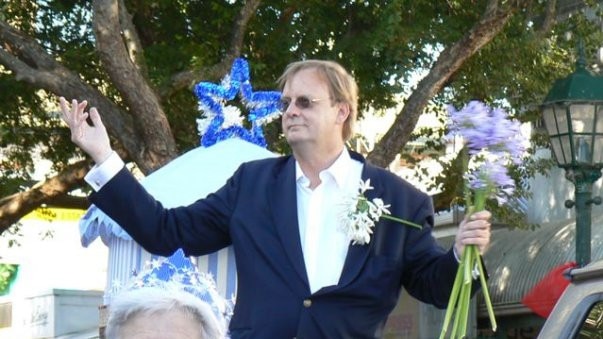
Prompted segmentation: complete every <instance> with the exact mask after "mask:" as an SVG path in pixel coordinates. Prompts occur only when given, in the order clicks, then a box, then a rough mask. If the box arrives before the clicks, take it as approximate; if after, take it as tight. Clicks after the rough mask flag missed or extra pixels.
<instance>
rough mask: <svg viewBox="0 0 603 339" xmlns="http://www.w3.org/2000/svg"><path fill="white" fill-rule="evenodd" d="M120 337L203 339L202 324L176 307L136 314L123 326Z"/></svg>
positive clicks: (130, 338) (136, 338) (137, 338)
mask: <svg viewBox="0 0 603 339" xmlns="http://www.w3.org/2000/svg"><path fill="white" fill-rule="evenodd" d="M120 338H128V339H165V338H172V339H203V338H201V324H199V323H198V322H197V321H195V320H194V319H193V317H191V316H190V315H188V314H186V313H184V312H182V311H180V310H177V309H174V310H170V311H166V312H162V313H157V314H152V315H136V316H134V317H133V318H132V319H130V321H129V322H128V323H127V324H126V325H125V326H124V327H123V328H122V330H121V333H120Z"/></svg>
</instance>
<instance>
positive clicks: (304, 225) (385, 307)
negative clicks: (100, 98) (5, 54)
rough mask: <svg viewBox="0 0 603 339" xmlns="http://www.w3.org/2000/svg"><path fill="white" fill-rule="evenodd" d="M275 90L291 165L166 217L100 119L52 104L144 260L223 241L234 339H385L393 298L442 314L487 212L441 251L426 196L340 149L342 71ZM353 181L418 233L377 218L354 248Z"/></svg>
mask: <svg viewBox="0 0 603 339" xmlns="http://www.w3.org/2000/svg"><path fill="white" fill-rule="evenodd" d="M279 83H280V85H281V87H282V90H283V94H282V106H283V107H282V110H283V117H282V127H283V133H284V135H285V137H286V139H287V141H288V143H289V145H290V146H291V149H292V152H293V154H292V155H289V156H283V157H280V158H270V159H263V160H257V161H252V162H249V163H245V164H243V165H241V166H240V167H239V169H238V170H237V171H236V172H235V174H234V175H233V176H232V177H231V178H230V179H229V180H228V181H227V183H226V184H225V185H224V186H223V187H222V188H220V189H219V190H218V191H217V192H215V193H212V194H210V195H208V196H207V197H206V198H204V199H200V200H198V201H196V202H194V203H193V204H191V205H189V206H185V207H179V208H174V209H165V208H163V207H162V206H161V204H160V203H159V202H158V201H156V200H155V199H154V198H153V197H152V196H150V195H149V194H148V193H147V192H146V191H145V190H144V188H143V187H142V186H141V185H140V184H139V183H138V182H137V180H135V179H134V178H133V176H132V175H131V174H130V173H129V172H128V171H127V170H126V169H125V167H124V166H123V162H122V161H121V159H119V157H118V156H117V155H116V154H115V153H114V152H113V151H112V150H111V147H110V144H109V138H108V136H107V133H106V131H105V128H104V126H103V124H102V122H101V120H100V117H99V114H98V112H97V111H96V109H95V108H91V109H90V112H89V113H88V112H85V107H86V102H85V101H84V102H82V103H79V102H77V101H75V100H74V101H73V102H72V105H71V107H69V105H68V104H67V102H66V101H65V100H64V99H63V98H61V107H62V111H63V119H64V120H65V121H66V122H67V124H68V125H69V126H70V128H71V131H72V139H73V141H74V142H75V143H76V144H77V145H79V146H80V147H81V148H82V149H83V150H84V151H85V152H87V153H88V154H89V155H90V156H91V157H92V158H93V159H94V161H95V162H96V164H97V166H96V167H97V168H94V169H93V170H92V171H91V173H89V174H88V176H87V181H88V182H89V183H90V184H91V185H92V186H93V188H94V189H95V191H96V193H93V194H92V195H91V197H90V199H91V201H92V202H93V203H94V204H96V205H97V206H98V207H99V208H100V209H101V210H103V211H104V212H105V213H106V214H108V215H109V216H111V217H112V218H113V219H114V220H115V221H117V222H118V223H119V224H120V225H121V226H122V227H123V228H124V229H125V230H126V231H127V232H128V233H129V234H130V235H131V236H132V238H134V239H135V240H136V241H137V242H138V243H140V244H141V245H142V246H143V247H144V248H145V249H146V250H147V251H149V252H151V253H155V254H159V255H164V256H167V255H170V254H172V253H173V252H174V251H175V250H177V249H178V248H182V249H184V251H185V252H186V254H188V255H203V254H207V253H211V252H213V251H216V250H218V249H221V248H223V247H225V246H228V245H230V244H232V245H233V246H234V251H235V255H236V261H237V270H238V272H237V276H238V287H237V300H236V304H235V310H234V315H233V317H232V320H231V322H230V336H231V337H232V338H268V339H272V338H294V337H295V338H380V337H381V336H382V331H383V327H384V325H385V322H386V320H387V316H388V314H389V313H390V312H391V311H392V310H393V308H394V307H395V305H396V303H397V300H398V297H399V294H400V290H401V287H404V288H405V289H406V290H407V291H408V292H409V294H411V295H412V296H414V297H416V298H417V299H419V300H421V301H423V302H427V303H430V304H433V305H435V306H437V307H440V308H444V307H445V306H446V305H447V302H448V298H449V296H450V292H451V289H452V285H453V281H454V277H455V274H456V270H457V268H458V254H459V253H462V251H463V248H464V246H465V245H468V244H475V245H477V246H479V248H480V249H481V250H482V251H483V250H484V248H485V247H486V246H487V245H488V244H489V241H490V223H489V218H490V213H489V212H487V211H482V212H479V213H475V214H474V215H473V218H472V219H471V220H467V221H464V222H462V223H461V225H460V226H459V231H458V232H457V236H456V241H455V244H454V246H453V248H452V249H450V250H447V251H446V250H444V249H442V248H441V247H439V246H438V245H437V244H436V242H435V240H434V238H433V236H432V233H431V231H432V227H433V222H434V220H433V207H432V202H431V199H430V197H429V196H427V195H426V194H425V193H422V192H420V191H419V190H417V189H415V188H414V187H413V186H412V185H410V184H409V183H407V182H405V181H404V180H402V179H400V178H399V177H397V176H395V175H394V174H392V173H390V172H388V171H386V170H384V169H381V168H378V167H375V166H373V165H371V164H369V163H367V162H366V161H365V160H364V159H363V158H362V156H360V155H359V154H356V153H354V152H351V151H348V150H347V149H346V147H345V141H347V140H348V139H349V138H350V136H351V134H352V129H353V123H354V121H355V118H356V113H357V111H356V110H357V86H356V83H355V81H354V79H353V78H352V77H351V76H350V75H349V74H348V73H347V71H346V70H345V69H343V67H341V66H340V65H339V64H337V63H334V62H331V61H320V60H307V61H300V62H295V63H292V64H290V65H289V66H288V67H287V69H286V70H285V73H284V74H283V75H282V76H281V78H280V79H279ZM88 116H90V118H91V120H92V122H93V126H90V125H88V124H87V123H86V118H87V117H88ZM369 179H370V180H369ZM360 180H362V181H363V182H364V183H365V184H366V185H367V186H368V185H369V184H370V186H371V187H370V189H368V190H366V191H365V192H364V195H365V196H366V198H367V199H368V201H372V202H374V203H377V204H378V203H379V202H382V203H384V204H387V205H389V211H390V212H391V215H392V216H395V217H397V218H401V219H405V220H407V221H410V222H413V223H416V224H419V225H421V226H422V228H415V227H411V226H407V225H404V224H401V223H398V222H396V221H390V220H386V219H383V218H381V219H379V220H377V221H376V224H375V226H374V228H372V229H371V231H370V232H372V233H369V232H367V233H362V232H361V231H360V234H364V235H365V236H366V237H367V238H368V242H364V241H361V240H359V239H363V238H362V237H360V238H354V234H357V231H356V230H355V229H350V227H354V226H355V225H358V224H357V223H356V224H354V223H346V222H343V221H342V216H343V217H349V214H345V213H342V207H341V206H343V205H344V204H343V202H344V201H345V197H349V196H350V194H352V195H353V194H357V193H358V183H359V182H360ZM344 211H346V210H345V209H344ZM346 225H347V226H346ZM350 225H351V226H350ZM346 227H347V228H346ZM350 236H352V237H350ZM365 239H366V238H365Z"/></svg>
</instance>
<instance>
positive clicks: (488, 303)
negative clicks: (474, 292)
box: [476, 249, 498, 332]
mask: <svg viewBox="0 0 603 339" xmlns="http://www.w3.org/2000/svg"><path fill="white" fill-rule="evenodd" d="M476 251H477V249H476ZM477 267H478V269H479V281H480V283H481V286H482V292H483V293H484V300H485V301H486V308H487V309H488V317H489V318H490V326H491V327H492V332H496V329H497V328H498V325H497V324H496V318H495V317H494V308H493V307H492V302H491V301H490V292H488V284H486V274H485V272H484V267H483V265H482V261H481V260H478V261H477Z"/></svg>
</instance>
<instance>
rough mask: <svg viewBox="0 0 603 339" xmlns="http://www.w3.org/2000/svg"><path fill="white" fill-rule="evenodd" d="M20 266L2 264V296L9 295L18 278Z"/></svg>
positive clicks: (0, 293)
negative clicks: (13, 283)
mask: <svg viewBox="0 0 603 339" xmlns="http://www.w3.org/2000/svg"><path fill="white" fill-rule="evenodd" d="M18 270H19V266H18V265H13V264H2V263H0V296H2V295H6V294H8V292H9V291H10V286H11V284H12V282H13V281H15V279H16V278H17V271H18Z"/></svg>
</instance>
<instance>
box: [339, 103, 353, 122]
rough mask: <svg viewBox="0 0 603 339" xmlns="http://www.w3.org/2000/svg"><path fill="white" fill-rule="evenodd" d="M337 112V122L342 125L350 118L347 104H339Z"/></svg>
mask: <svg viewBox="0 0 603 339" xmlns="http://www.w3.org/2000/svg"><path fill="white" fill-rule="evenodd" d="M337 106H338V111H337V122H338V123H340V124H343V123H344V122H345V121H346V120H347V118H348V117H349V116H350V105H349V104H347V103H343V102H342V103H339V104H338V105H337Z"/></svg>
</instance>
